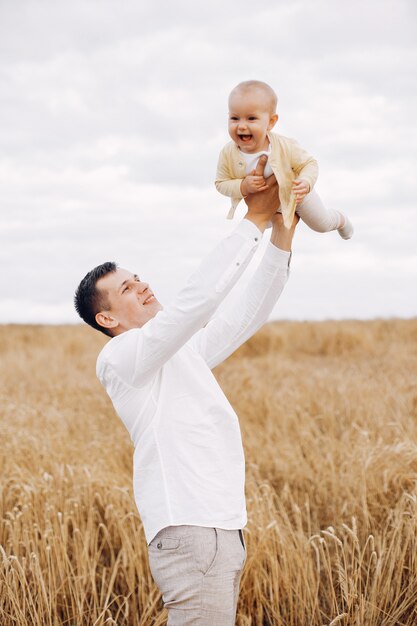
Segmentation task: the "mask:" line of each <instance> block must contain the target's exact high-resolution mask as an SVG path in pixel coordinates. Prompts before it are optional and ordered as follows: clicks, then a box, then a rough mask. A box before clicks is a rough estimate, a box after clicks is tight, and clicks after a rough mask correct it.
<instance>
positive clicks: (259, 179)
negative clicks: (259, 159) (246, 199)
mask: <svg viewBox="0 0 417 626" xmlns="http://www.w3.org/2000/svg"><path fill="white" fill-rule="evenodd" d="M265 189H268V185H267V184H266V181H265V178H264V177H263V176H257V175H256V174H255V173H254V171H253V172H252V173H251V174H249V175H248V176H245V178H244V179H243V180H242V183H241V185H240V191H241V192H242V196H247V195H248V193H257V192H258V191H265Z"/></svg>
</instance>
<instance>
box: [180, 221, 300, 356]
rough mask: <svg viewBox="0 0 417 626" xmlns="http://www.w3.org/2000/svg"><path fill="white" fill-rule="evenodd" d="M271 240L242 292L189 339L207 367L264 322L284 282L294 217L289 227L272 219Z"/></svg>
mask: <svg viewBox="0 0 417 626" xmlns="http://www.w3.org/2000/svg"><path fill="white" fill-rule="evenodd" d="M272 221H273V229H272V235H271V241H270V242H269V243H268V247H267V249H266V251H265V254H264V256H263V259H262V261H261V262H260V264H259V266H258V268H257V269H256V271H255V273H254V275H253V276H252V278H251V280H250V281H249V284H248V285H247V287H246V288H245V291H244V293H243V294H241V295H240V296H239V298H238V299H237V300H236V299H235V300H232V301H231V302H230V304H229V306H227V307H226V308H225V309H224V310H223V311H221V312H220V313H219V314H216V316H215V317H214V318H213V319H212V320H210V322H209V323H208V324H207V326H206V327H205V328H203V329H202V330H200V331H199V332H198V333H197V334H196V335H194V337H193V338H192V339H191V341H190V345H191V346H192V347H193V348H194V349H195V350H196V351H198V352H199V353H200V354H201V356H202V357H203V358H204V359H205V361H206V363H207V364H208V366H209V367H210V368H213V367H215V366H216V365H218V364H219V363H221V362H222V361H224V360H225V359H226V358H227V357H228V356H230V354H232V353H233V352H234V351H235V350H236V349H237V348H238V347H239V346H240V345H242V344H243V343H244V342H245V341H247V339H249V337H251V336H252V335H253V334H254V333H255V332H256V331H257V330H259V328H260V327H261V326H262V325H263V324H264V323H265V322H266V321H267V319H268V317H269V315H270V313H271V311H272V309H273V308H274V306H275V304H276V302H277V301H278V299H279V297H280V295H281V293H282V290H283V288H284V286H285V284H286V282H287V279H288V274H289V263H290V256H291V254H290V250H291V243H292V238H293V235H294V230H295V226H296V224H297V222H298V216H296V219H295V220H294V223H293V225H292V227H291V228H290V229H287V228H285V227H284V225H283V221H282V216H281V214H277V215H276V217H275V218H273V220H272Z"/></svg>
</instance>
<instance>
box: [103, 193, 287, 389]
mask: <svg viewBox="0 0 417 626" xmlns="http://www.w3.org/2000/svg"><path fill="white" fill-rule="evenodd" d="M275 187H276V185H275ZM263 193H264V192H263ZM270 194H271V196H270V198H269V199H268V201H267V202H266V201H264V202H263V203H262V202H255V203H254V204H253V206H249V208H248V212H247V214H246V216H245V219H244V220H242V222H240V224H239V225H238V226H237V228H236V229H235V230H234V231H233V232H232V233H231V234H230V235H228V236H227V237H226V238H224V239H223V240H222V241H221V242H220V243H219V244H218V245H217V246H216V247H215V249H214V250H213V251H212V252H211V253H210V254H209V255H207V256H206V258H205V259H203V261H202V263H201V264H200V266H199V268H198V269H197V271H196V272H194V273H193V274H192V275H191V277H190V278H189V280H188V282H187V284H186V286H185V287H184V288H183V289H182V290H181V291H180V292H179V293H178V295H177V296H176V298H175V299H174V301H173V302H172V303H171V304H170V305H168V306H167V307H166V308H165V309H164V310H162V311H160V312H159V313H157V315H156V316H155V317H154V318H153V319H150V320H149V321H148V322H147V323H146V324H145V325H144V326H143V327H142V328H137V329H132V330H130V331H128V332H127V333H123V334H121V335H119V336H118V337H117V341H111V342H110V343H109V344H108V345H109V348H108V350H107V351H106V350H104V355H105V361H104V362H102V361H101V362H100V363H99V364H98V370H99V371H98V374H99V378H100V379H101V378H102V377H104V376H105V371H104V370H105V369H106V368H108V367H109V368H112V369H114V370H116V373H117V375H118V376H119V377H120V378H121V379H123V380H124V381H125V382H127V383H128V384H130V385H132V386H142V385H145V384H147V383H148V382H149V381H150V380H151V379H152V377H153V376H155V374H156V373H157V372H158V370H159V369H160V368H161V367H162V366H163V365H164V363H165V362H166V361H167V360H168V359H169V358H170V357H171V356H173V354H175V353H176V352H177V351H178V350H179V349H181V347H182V346H183V345H184V344H185V343H187V342H188V341H189V339H190V338H191V337H192V336H193V335H194V334H195V333H196V332H197V331H199V330H200V329H201V328H203V327H204V326H205V325H206V324H207V323H208V321H209V320H210V318H211V317H212V316H213V314H214V312H215V311H216V309H217V308H218V306H219V305H220V303H221V302H222V301H223V300H224V298H225V297H226V295H227V294H228V293H229V291H230V290H231V289H232V287H233V286H234V285H235V284H236V282H237V280H238V279H239V278H240V276H241V275H242V273H243V271H244V270H245V268H246V267H247V265H248V264H249V262H250V260H251V259H252V257H253V254H254V252H255V250H256V248H257V247H258V245H259V241H260V239H261V237H262V232H263V231H264V229H265V227H266V226H267V224H268V223H269V222H270V221H271V220H273V219H274V218H273V216H274V213H275V211H276V207H277V192H276V190H275V192H271V191H270ZM274 194H275V200H273V195H274ZM104 355H103V358H104Z"/></svg>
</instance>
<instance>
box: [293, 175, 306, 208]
mask: <svg viewBox="0 0 417 626" xmlns="http://www.w3.org/2000/svg"><path fill="white" fill-rule="evenodd" d="M292 192H293V194H294V195H295V203H296V204H300V202H302V201H303V200H304V198H305V197H306V195H307V194H308V193H310V185H309V184H308V182H307V181H306V180H303V179H302V178H296V179H295V180H294V182H293V184H292Z"/></svg>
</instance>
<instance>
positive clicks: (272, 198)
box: [245, 156, 279, 231]
mask: <svg viewBox="0 0 417 626" xmlns="http://www.w3.org/2000/svg"><path fill="white" fill-rule="evenodd" d="M267 160H268V158H267V157H266V156H261V157H260V159H259V161H258V165H257V167H256V170H255V176H262V177H263V174H264V169H265V165H266V162H267ZM245 202H246V204H247V205H248V212H247V213H246V215H245V218H246V219H247V220H250V221H251V222H253V223H254V224H255V226H257V227H258V228H259V230H261V231H264V230H265V228H266V227H267V225H268V224H269V223H270V222H271V221H272V218H273V216H274V214H275V213H276V211H277V209H278V207H279V196H278V183H277V181H276V178H275V176H274V175H272V176H269V178H267V179H266V189H265V190H264V191H257V192H256V193H249V194H248V196H247V197H246V198H245Z"/></svg>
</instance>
